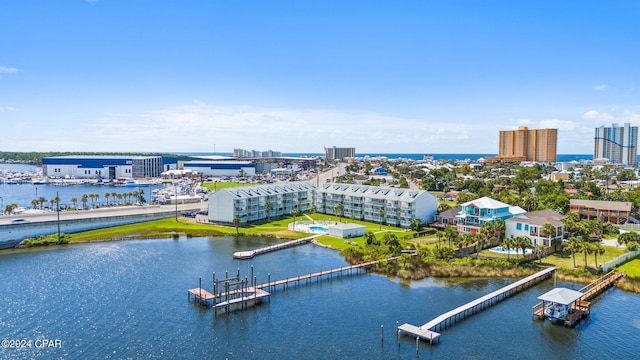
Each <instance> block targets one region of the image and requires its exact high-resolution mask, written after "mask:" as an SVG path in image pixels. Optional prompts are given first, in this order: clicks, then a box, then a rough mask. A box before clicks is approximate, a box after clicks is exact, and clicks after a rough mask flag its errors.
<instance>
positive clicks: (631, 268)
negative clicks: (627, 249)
mask: <svg viewBox="0 0 640 360" xmlns="http://www.w3.org/2000/svg"><path fill="white" fill-rule="evenodd" d="M618 270H621V271H624V272H625V273H626V274H627V276H628V277H630V278H633V279H636V280H640V258H635V259H632V260H631V261H629V262H627V263H626V264H624V265H621V266H620V267H618Z"/></svg>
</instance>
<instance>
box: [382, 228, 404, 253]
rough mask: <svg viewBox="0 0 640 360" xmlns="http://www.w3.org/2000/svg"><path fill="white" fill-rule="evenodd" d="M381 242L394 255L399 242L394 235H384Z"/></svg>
mask: <svg viewBox="0 0 640 360" xmlns="http://www.w3.org/2000/svg"><path fill="white" fill-rule="evenodd" d="M383 240H384V244H385V245H387V246H388V247H389V249H391V251H392V252H393V253H396V252H397V250H398V249H399V248H400V241H399V240H398V237H397V236H396V234H391V233H386V234H384V237H383Z"/></svg>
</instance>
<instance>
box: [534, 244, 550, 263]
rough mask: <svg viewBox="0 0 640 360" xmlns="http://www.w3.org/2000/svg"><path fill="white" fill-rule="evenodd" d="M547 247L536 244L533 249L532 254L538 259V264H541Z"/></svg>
mask: <svg viewBox="0 0 640 360" xmlns="http://www.w3.org/2000/svg"><path fill="white" fill-rule="evenodd" d="M546 248H547V247H546V246H544V244H536V245H535V246H534V247H533V254H534V255H535V256H536V257H537V258H538V261H539V262H540V264H542V258H543V257H544V250H545V249H546Z"/></svg>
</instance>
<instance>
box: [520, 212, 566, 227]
mask: <svg viewBox="0 0 640 360" xmlns="http://www.w3.org/2000/svg"><path fill="white" fill-rule="evenodd" d="M563 218H564V216H563V215H562V214H560V213H557V212H555V211H553V210H539V211H532V212H528V213H525V214H521V215H518V216H516V217H514V218H511V219H507V221H517V222H521V223H527V224H531V225H539V226H543V225H544V224H546V223H550V224H551V225H553V226H555V227H558V226H562V225H563V224H562V221H561V220H562V219H563Z"/></svg>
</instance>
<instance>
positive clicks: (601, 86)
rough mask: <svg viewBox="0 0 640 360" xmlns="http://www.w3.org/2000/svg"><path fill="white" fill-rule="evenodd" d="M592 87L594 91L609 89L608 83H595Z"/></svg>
mask: <svg viewBox="0 0 640 360" xmlns="http://www.w3.org/2000/svg"><path fill="white" fill-rule="evenodd" d="M592 89H593V90H595V91H603V90H607V89H609V85H604V84H601V85H595V86H593V88H592Z"/></svg>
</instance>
